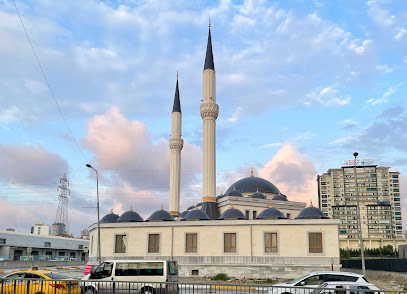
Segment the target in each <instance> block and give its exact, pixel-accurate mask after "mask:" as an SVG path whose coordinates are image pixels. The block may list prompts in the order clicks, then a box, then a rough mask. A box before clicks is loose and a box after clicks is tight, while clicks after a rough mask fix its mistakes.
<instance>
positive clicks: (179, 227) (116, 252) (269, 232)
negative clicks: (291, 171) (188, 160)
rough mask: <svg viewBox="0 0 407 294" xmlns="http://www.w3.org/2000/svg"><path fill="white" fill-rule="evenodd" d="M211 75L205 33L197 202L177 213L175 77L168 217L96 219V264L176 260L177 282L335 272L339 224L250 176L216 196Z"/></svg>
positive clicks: (177, 105) (178, 165) (93, 245)
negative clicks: (200, 177) (200, 181)
mask: <svg viewBox="0 0 407 294" xmlns="http://www.w3.org/2000/svg"><path fill="white" fill-rule="evenodd" d="M218 113H219V106H218V105H217V104H216V74H215V65H214V60H213V53H212V40H211V30H210V27H209V33H208V42H207V49H206V57H205V63H204V70H203V99H202V104H201V105H200V114H201V117H202V120H203V198H202V202H201V203H198V204H197V205H196V206H191V207H189V208H188V209H187V210H185V211H183V212H180V180H181V179H180V174H181V151H182V147H183V139H182V138H181V125H182V113H181V103H180V96H179V88H178V77H177V83H176V89H175V97H174V104H173V111H172V125H171V138H170V140H169V147H170V150H171V162H170V170H171V173H170V193H169V194H170V195H169V211H165V210H164V209H163V207H161V209H160V210H158V211H156V212H154V213H153V214H152V215H151V216H150V217H149V218H148V219H147V220H145V221H144V220H143V219H142V218H141V216H140V215H139V214H138V213H137V212H135V211H133V210H132V209H130V211H127V212H125V213H123V214H122V215H121V216H120V217H119V216H118V215H117V214H114V213H113V211H112V212H111V213H110V214H107V215H106V216H104V217H103V218H102V219H101V220H100V238H101V239H100V240H101V242H100V243H101V250H100V251H101V258H102V261H103V260H105V259H174V260H177V261H178V264H179V270H180V276H194V275H195V276H213V275H216V274H218V273H226V274H228V276H230V277H236V278H242V277H246V278H268V277H269V278H275V277H279V278H282V277H286V278H294V277H298V276H300V275H302V274H306V273H309V272H310V271H316V270H331V269H332V268H333V269H334V270H339V269H340V267H341V265H340V260H339V237H338V225H339V220H336V219H329V218H328V217H326V216H325V215H324V214H323V213H322V212H321V211H320V210H319V209H318V208H316V207H313V206H312V203H311V205H310V206H309V207H306V204H305V203H303V202H294V201H290V200H289V197H287V196H285V195H283V194H282V193H281V192H280V190H279V189H278V188H277V187H276V186H275V185H273V184H272V183H271V182H269V181H267V180H265V179H262V178H259V177H255V176H254V174H253V171H251V174H250V176H248V177H246V178H243V179H240V180H238V181H237V182H235V183H233V184H232V185H231V186H230V187H229V188H228V189H227V190H226V191H225V193H224V194H222V195H216V119H217V117H218ZM89 230H90V240H91V243H90V258H89V261H90V263H92V264H97V254H98V248H97V246H98V239H97V238H98V226H97V224H93V225H91V226H90V228H89Z"/></svg>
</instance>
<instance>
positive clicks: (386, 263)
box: [341, 258, 407, 273]
mask: <svg viewBox="0 0 407 294" xmlns="http://www.w3.org/2000/svg"><path fill="white" fill-rule="evenodd" d="M341 263H342V267H344V268H355V269H361V268H362V261H361V260H360V259H342V260H341ZM365 268H366V269H369V270H379V271H388V272H398V273H407V260H406V259H391V258H389V259H379V258H378V259H365Z"/></svg>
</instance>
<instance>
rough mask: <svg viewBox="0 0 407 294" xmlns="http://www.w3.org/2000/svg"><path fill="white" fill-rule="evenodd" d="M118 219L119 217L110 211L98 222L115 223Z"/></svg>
mask: <svg viewBox="0 0 407 294" xmlns="http://www.w3.org/2000/svg"><path fill="white" fill-rule="evenodd" d="M118 218H119V216H118V215H117V214H115V213H113V209H112V211H110V213H109V214H106V215H105V216H104V217H102V219H101V220H100V223H101V224H102V223H115V222H116V221H117V219H118Z"/></svg>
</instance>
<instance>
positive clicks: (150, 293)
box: [86, 287, 155, 294]
mask: <svg viewBox="0 0 407 294" xmlns="http://www.w3.org/2000/svg"><path fill="white" fill-rule="evenodd" d="M140 293H141V294H155V290H154V289H153V288H152V287H145V288H143V289H141V291H140ZM86 294H87V293H86Z"/></svg>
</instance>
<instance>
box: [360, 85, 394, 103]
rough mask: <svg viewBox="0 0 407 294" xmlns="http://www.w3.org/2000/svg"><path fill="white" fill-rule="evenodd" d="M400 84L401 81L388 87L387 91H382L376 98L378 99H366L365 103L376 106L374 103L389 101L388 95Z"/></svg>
mask: <svg viewBox="0 0 407 294" xmlns="http://www.w3.org/2000/svg"><path fill="white" fill-rule="evenodd" d="M401 85H402V83H400V84H398V85H395V86H391V87H389V88H388V89H387V91H386V92H384V93H383V95H382V96H381V97H380V98H378V99H374V98H371V99H369V100H367V101H366V104H367V105H368V106H376V105H379V104H382V103H386V102H389V98H390V96H392V95H393V94H395V93H396V92H397V88H399V87H400V86H401Z"/></svg>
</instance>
